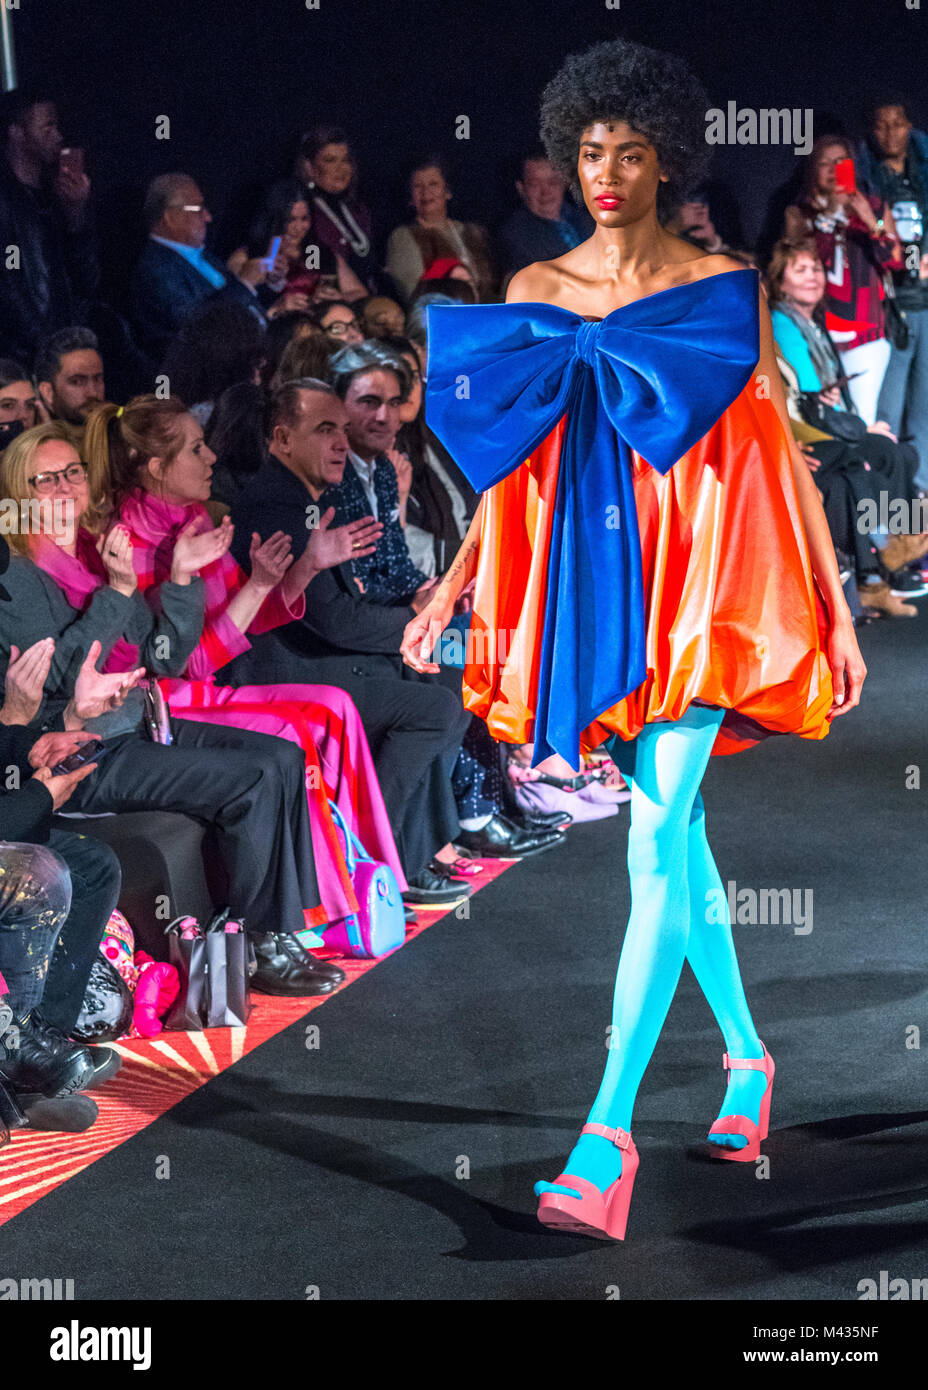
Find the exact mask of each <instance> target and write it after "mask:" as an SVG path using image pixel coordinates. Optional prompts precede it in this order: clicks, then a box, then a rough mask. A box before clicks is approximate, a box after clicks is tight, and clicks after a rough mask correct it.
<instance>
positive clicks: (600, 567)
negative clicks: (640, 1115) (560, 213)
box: [403, 40, 866, 1240]
mask: <svg viewBox="0 0 928 1390" xmlns="http://www.w3.org/2000/svg"><path fill="white" fill-rule="evenodd" d="M708 106H709V103H708V100H707V98H706V95H705V93H704V91H703V89H702V88H701V86H700V84H699V83H698V82H697V81H696V80H695V78H694V77H693V76H692V74H691V73H690V72H689V70H688V69H687V67H686V66H685V64H684V63H683V62H682V61H681V60H679V59H678V58H676V57H672V56H671V55H669V54H665V53H661V52H657V51H655V50H653V49H648V48H644V47H641V46H640V45H637V44H633V43H630V42H625V41H623V40H615V41H610V42H606V43H601V44H597V45H595V46H594V47H593V48H591V49H589V50H588V51H587V52H585V53H582V54H578V55H574V56H572V57H569V58H568V59H567V60H566V62H565V63H564V65H563V67H562V69H561V71H560V72H559V73H558V74H557V76H556V77H555V78H554V79H553V81H552V82H550V83H549V85H548V87H547V88H546V89H545V93H544V96H543V101H542V111H541V132H542V138H543V140H544V142H545V145H546V148H547V152H548V155H549V158H550V159H551V161H552V163H553V164H554V165H555V167H556V168H558V169H559V170H560V171H561V172H562V173H563V175H564V176H565V178H567V179H568V180H569V181H571V182H572V184H573V185H574V187H575V189H577V191H578V192H579V193H580V194H582V197H583V200H584V202H585V204H586V206H587V208H588V209H589V212H590V214H591V216H592V217H593V219H594V221H595V223H596V226H595V230H594V232H593V235H592V236H591V237H590V238H589V240H588V241H586V242H584V243H583V244H581V245H580V246H577V247H576V248H575V249H573V250H571V251H569V252H567V253H566V254H565V255H563V256H559V257H558V258H557V259H556V260H552V261H545V262H539V263H537V264H535V265H530V266H528V267H526V269H524V270H522V271H520V272H519V273H518V274H517V275H516V276H515V277H514V278H513V280H512V281H511V282H510V285H509V290H508V294H507V302H506V303H505V304H493V305H475V306H465V305H461V306H453V307H452V306H443V307H435V308H432V309H431V310H430V311H429V358H428V384H427V397H426V415H427V419H428V423H429V425H430V426H431V428H432V429H433V430H434V432H435V433H436V434H437V435H438V437H439V439H441V441H442V443H443V444H444V445H445V446H446V447H447V448H448V450H449V451H450V453H451V454H452V456H453V457H454V459H455V461H456V462H457V463H458V465H459V466H460V467H461V469H462V470H463V471H464V473H465V474H466V475H467V477H468V479H469V480H470V482H471V483H472V484H473V486H474V487H475V488H478V489H479V490H480V491H481V492H483V497H482V498H481V504H480V508H479V510H478V512H477V515H476V517H475V519H474V524H473V525H472V527H471V529H470V531H469V532H468V535H467V537H466V539H465V541H464V543H463V545H462V546H461V549H460V552H459V554H458V556H457V558H456V560H455V562H454V563H453V564H452V566H451V568H450V569H449V571H448V573H447V574H446V575H445V577H444V579H443V581H442V583H441V585H440V586H439V587H438V589H437V590H436V593H435V595H434V597H433V598H432V601H431V602H430V603H429V605H428V607H427V608H426V609H425V610H424V611H423V612H422V613H421V614H420V615H419V616H418V617H417V618H415V619H414V620H413V621H412V622H411V623H410V624H409V626H408V627H407V629H406V633H405V637H404V642H403V655H404V659H405V660H406V661H407V662H408V664H409V665H411V666H413V667H414V668H415V669H417V670H437V667H436V666H435V665H434V664H433V663H431V662H430V661H429V656H430V653H431V652H432V649H433V647H434V644H435V642H436V640H437V638H438V636H439V634H440V633H441V632H442V630H443V629H444V628H445V626H446V625H447V623H448V621H449V619H450V617H451V614H452V611H453V606H454V601H455V599H456V597H457V595H458V594H459V593H460V591H461V589H462V588H463V587H464V586H465V585H466V584H467V583H469V581H470V580H471V579H472V578H474V577H475V578H476V585H475V591H474V601H473V619H472V622H473V627H472V640H471V644H470V651H469V654H468V664H467V667H466V669H465V672H464V683H463V689H464V700H465V704H466V705H467V707H468V709H470V710H473V711H475V712H476V713H478V714H479V715H481V716H482V717H483V718H484V719H485V720H486V722H487V725H488V727H489V729H490V731H491V733H492V734H493V735H494V736H495V737H496V738H498V739H501V740H504V741H508V742H515V743H525V742H534V745H535V765H537V766H540V767H542V768H543V769H544V768H549V769H552V770H560V771H563V770H564V763H565V762H566V764H567V765H568V766H569V767H570V768H571V769H576V768H577V767H578V764H579V758H580V755H581V753H583V752H586V751H589V750H591V749H593V748H595V747H597V746H599V745H601V744H605V745H606V746H607V747H608V751H609V752H610V754H611V755H612V757H613V758H614V759H615V761H616V762H617V763H618V765H619V767H620V769H621V771H622V775H623V776H624V778H625V780H626V781H627V782H628V784H629V786H630V787H631V790H632V797H631V803H630V812H631V824H630V829H629V836H628V866H629V877H630V881H631V914H630V917H629V921H628V926H627V929H626V933H625V940H624V943H623V946H622V951H621V956H620V959H619V966H618V974H617V977H616V985H615V998H614V1005H613V1016H612V1030H611V1033H610V1046H609V1050H608V1060H607V1063H606V1069H605V1075H604V1077H603V1080H602V1084H601V1086H600V1088H599V1091H598V1093H597V1095H596V1098H595V1100H594V1102H593V1106H592V1109H591V1110H590V1112H589V1116H588V1120H587V1123H586V1124H584V1126H583V1128H582V1131H581V1133H580V1136H579V1138H578V1140H577V1143H576V1145H575V1146H574V1148H573V1150H572V1151H571V1153H570V1156H569V1158H568V1159H567V1162H566V1163H565V1164H564V1171H563V1172H562V1173H561V1174H560V1175H559V1176H558V1177H557V1178H556V1179H555V1180H554V1182H539V1183H537V1184H536V1187H535V1192H536V1194H537V1195H538V1197H539V1203H538V1215H539V1218H540V1220H541V1221H542V1222H543V1223H544V1224H545V1225H548V1226H554V1227H558V1228H560V1229H562V1230H571V1231H580V1232H583V1233H585V1234H587V1235H597V1236H602V1237H606V1238H609V1237H611V1238H613V1239H618V1240H621V1239H623V1238H624V1235H625V1229H626V1222H627V1217H628V1207H629V1201H630V1197H631V1190H632V1184H633V1182H634V1178H635V1173H636V1170H637V1167H638V1154H637V1151H636V1148H635V1144H634V1142H633V1140H632V1136H631V1132H630V1131H631V1124H632V1110H633V1106H634V1102H635V1095H636V1093H637V1090H638V1086H639V1084H640V1082H641V1078H642V1076H643V1074H644V1071H645V1068H646V1067H647V1064H648V1061H649V1060H650V1058H651V1055H652V1052H653V1050H654V1047H655V1044H656V1042H657V1039H658V1036H659V1034H660V1030H661V1028H662V1026H663V1023H664V1019H665V1017H666V1014H667V1010H668V1008H669V1006H670V1002H671V1000H672V998H673V995H674V992H675V990H676V987H677V981H678V980H679V978H680V972H681V970H682V967H683V962H684V960H687V961H689V964H690V966H691V968H692V970H693V973H694V975H695V976H696V979H697V980H698V982H699V984H700V986H701V988H702V990H703V992H704V994H705V996H706V999H707V1000H708V1002H709V1006H710V1008H711V1009H712V1012H713V1014H714V1015H715V1018H716V1020H717V1022H718V1025H719V1028H720V1030H721V1033H722V1036H723V1039H724V1043H725V1053H724V1057H723V1064H724V1066H725V1069H726V1073H727V1090H726V1094H725V1099H724V1101H723V1104H722V1107H721V1110H720V1112H719V1115H718V1118H717V1119H716V1120H715V1122H714V1123H713V1124H712V1126H711V1128H710V1130H709V1135H708V1142H707V1144H706V1146H705V1151H706V1152H707V1153H710V1154H711V1155H712V1156H713V1157H715V1158H718V1159H720V1160H734V1161H736V1162H741V1163H746V1162H750V1161H752V1160H753V1159H754V1158H756V1157H757V1154H758V1152H759V1147H760V1144H761V1142H762V1141H763V1140H764V1138H765V1137H766V1135H767V1129H768V1124H769V1116H770V1097H771V1089H772V1084H773V1075H774V1064H773V1058H772V1057H771V1056H770V1054H769V1052H768V1051H767V1049H766V1048H765V1046H764V1044H763V1042H762V1041H761V1039H760V1038H759V1036H758V1034H757V1031H756V1029H755V1026H754V1021H753V1019H752V1017H751V1013H750V1010H749V1008H748V1004H747V1000H746V999H745V994H744V989H743V986H742V982H741V976H740V972H739V969H738V962H737V959H736V956H735V950H734V945H733V942H732V934H731V923H730V921H729V920H728V917H727V911H726V913H725V917H724V920H721V921H720V920H718V919H719V917H720V916H721V915H722V913H721V912H720V911H719V910H717V904H719V903H721V902H724V900H725V893H724V891H723V889H722V884H721V880H720V877H719V873H718V870H717V868H716V865H715V862H714V860H713V857H712V852H711V850H710V848H709V844H708V842H707V839H706V827H705V811H704V807H703V802H702V798H701V796H700V792H699V786H700V782H701V780H702V776H703V773H704V771H705V768H706V765H707V763H708V760H709V757H710V754H712V753H716V754H724V753H734V752H738V751H740V750H742V749H746V748H748V747H750V746H752V745H753V744H756V743H757V742H759V741H760V740H761V739H762V738H764V737H767V736H769V735H771V734H798V735H799V736H801V737H803V738H810V739H818V738H824V737H825V735H826V734H827V733H828V730H829V726H830V722H831V720H832V719H833V718H834V717H835V716H836V715H838V714H843V713H846V712H847V711H848V710H849V709H851V708H853V706H855V705H856V704H857V703H858V701H859V699H860V691H861V686H862V684H863V680H864V677H865V675H866V667H865V666H864V663H863V660H862V658H861V655H860V651H859V649H858V645H857V640H856V637H855V635H854V627H853V621H852V619H851V615H850V612H849V610H848V607H847V604H846V602H845V600H844V596H843V593H842V588H841V581H840V578H839V574H838V567H837V564H836V561H835V554H834V547H833V545H832V542H831V539H830V536H829V533H828V527H827V524H826V521H825V516H824V513H823V511H822V506H821V502H820V500H819V496H818V493H817V491H816V488H815V484H814V482H813V479H812V476H811V474H810V473H809V470H808V468H807V466H806V463H805V461H804V459H803V456H802V454H801V453H800V452H799V451H798V450H797V449H796V448H795V446H794V445H793V442H792V437H791V434H790V429H789V420H788V416H787V412H786V403H785V400H784V396H783V391H782V387H781V383H780V377H779V374H778V371H777V364H776V357H775V354H774V346H773V336H772V333H771V328H770V318H769V314H768V311H767V307H766V302H765V300H764V297H763V293H762V291H761V289H760V286H759V283H758V276H757V273H756V271H754V270H750V269H745V268H744V267H743V266H742V265H741V264H740V263H739V262H738V261H736V260H734V259H733V258H731V257H728V256H726V255H707V254H705V253H703V252H702V251H701V250H699V249H698V248H696V247H694V246H693V245H691V244H690V243H689V242H687V241H684V240H681V239H680V238H678V237H675V236H671V235H670V234H669V233H668V232H666V231H665V230H664V229H663V227H662V225H661V218H662V216H663V215H664V213H665V212H666V210H667V208H669V207H670V206H671V205H672V202H673V200H674V198H675V197H676V198H677V199H679V197H680V196H681V195H682V194H684V193H685V192H686V190H687V188H688V187H691V186H693V185H694V184H695V183H696V182H697V180H698V179H699V177H700V176H701V174H702V172H703V167H704V160H705V158H706V145H705V139H704V130H705V112H706V110H707V109H708ZM502 633H504V634H506V640H505V641H499V640H497V638H498V635H499V634H502ZM710 904H712V908H711V910H710V906H709V905H710Z"/></svg>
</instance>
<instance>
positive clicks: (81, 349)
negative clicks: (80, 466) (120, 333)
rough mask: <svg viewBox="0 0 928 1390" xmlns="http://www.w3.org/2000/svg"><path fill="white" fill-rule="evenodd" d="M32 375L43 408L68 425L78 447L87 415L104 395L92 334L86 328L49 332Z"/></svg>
mask: <svg viewBox="0 0 928 1390" xmlns="http://www.w3.org/2000/svg"><path fill="white" fill-rule="evenodd" d="M35 379H36V384H37V386H38V390H39V396H40V397H41V400H42V404H43V405H44V406H45V409H46V410H47V411H48V413H49V415H50V416H51V418H52V419H53V420H61V421H62V422H63V423H64V424H65V425H67V426H68V427H69V429H68V433H69V435H71V436H72V439H71V442H72V443H73V444H74V447H75V448H76V449H78V450H80V448H81V445H82V444H83V440H84V425H85V423H86V421H87V416H88V415H89V414H90V412H91V410H93V409H94V407H95V406H98V405H100V404H101V402H102V401H104V400H105V399H106V396H105V394H104V389H103V359H102V358H101V356H100V351H99V345H98V343H97V338H96V334H94V333H93V332H91V330H90V329H89V328H62V329H61V330H60V331H59V332H58V333H55V334H53V336H52V337H51V338H49V339H48V341H47V342H46V343H45V344H44V346H43V347H42V348H41V350H40V351H39V355H38V357H37V358H36V363H35Z"/></svg>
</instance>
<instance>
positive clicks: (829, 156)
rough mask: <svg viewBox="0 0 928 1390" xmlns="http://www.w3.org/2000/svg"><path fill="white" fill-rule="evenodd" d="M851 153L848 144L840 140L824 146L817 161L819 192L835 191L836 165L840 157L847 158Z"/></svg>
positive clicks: (816, 176)
mask: <svg viewBox="0 0 928 1390" xmlns="http://www.w3.org/2000/svg"><path fill="white" fill-rule="evenodd" d="M849 153H850V151H849V150H848V148H847V146H846V145H842V144H840V143H838V142H836V143H835V144H833V145H823V146H822V148H821V149H820V150H819V153H818V157H817V159H816V161H815V186H816V189H817V190H818V192H819V193H834V191H835V165H836V164H837V163H838V160H839V159H847V157H848V154H849Z"/></svg>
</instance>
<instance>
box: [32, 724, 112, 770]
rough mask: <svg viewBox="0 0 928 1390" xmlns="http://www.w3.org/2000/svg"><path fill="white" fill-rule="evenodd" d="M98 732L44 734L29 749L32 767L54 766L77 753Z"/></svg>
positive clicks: (92, 739)
mask: <svg viewBox="0 0 928 1390" xmlns="http://www.w3.org/2000/svg"><path fill="white" fill-rule="evenodd" d="M95 738H96V734H87V733H80V732H78V731H76V730H74V731H72V732H70V733H54V734H43V735H42V737H41V738H38V739H36V741H35V743H34V744H33V745H32V747H31V748H30V749H29V766H30V767H54V766H55V764H56V763H60V762H63V761H64V759H65V758H69V757H70V756H71V754H72V753H76V752H77V750H78V748H80V746H81V744H82V743H92V742H93V741H94V739H95Z"/></svg>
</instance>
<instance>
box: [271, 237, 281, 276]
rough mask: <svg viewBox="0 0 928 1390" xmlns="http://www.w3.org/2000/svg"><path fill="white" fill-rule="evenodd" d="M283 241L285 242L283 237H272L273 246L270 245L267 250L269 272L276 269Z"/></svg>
mask: <svg viewBox="0 0 928 1390" xmlns="http://www.w3.org/2000/svg"><path fill="white" fill-rule="evenodd" d="M282 240H283V238H282V237H279V236H272V237H271V244H270V246H269V247H268V248H267V268H268V272H270V271H272V270H273V269H274V262H275V261H276V260H277V257H278V256H279V255H280V243H281V241H282Z"/></svg>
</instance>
